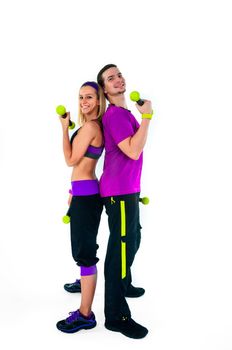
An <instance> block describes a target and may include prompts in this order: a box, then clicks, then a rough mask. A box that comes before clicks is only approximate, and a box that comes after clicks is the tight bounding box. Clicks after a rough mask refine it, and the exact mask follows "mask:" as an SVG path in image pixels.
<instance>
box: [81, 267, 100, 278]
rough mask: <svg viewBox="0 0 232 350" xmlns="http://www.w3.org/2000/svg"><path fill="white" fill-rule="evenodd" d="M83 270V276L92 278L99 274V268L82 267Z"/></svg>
mask: <svg viewBox="0 0 232 350" xmlns="http://www.w3.org/2000/svg"><path fill="white" fill-rule="evenodd" d="M80 268H81V276H90V275H95V274H96V273H97V266H96V265H93V266H80Z"/></svg>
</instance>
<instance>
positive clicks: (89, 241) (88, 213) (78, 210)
mask: <svg viewBox="0 0 232 350" xmlns="http://www.w3.org/2000/svg"><path fill="white" fill-rule="evenodd" d="M102 209H103V204H102V199H101V198H100V195H99V194H94V195H89V196H73V197H72V201H71V205H70V209H69V213H70V229H71V246H72V256H73V259H74V260H75V261H76V263H77V265H78V266H92V265H95V264H96V263H97V262H98V261H99V259H98V258H97V256H96V255H97V249H98V245H97V233H98V227H99V224H100V218H101V213H102Z"/></svg>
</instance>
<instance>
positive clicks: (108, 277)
mask: <svg viewBox="0 0 232 350" xmlns="http://www.w3.org/2000/svg"><path fill="white" fill-rule="evenodd" d="M104 203H105V206H106V213H107V215H108V222H109V229H110V236H109V241H108V247H107V254H106V259H105V316H106V318H107V319H108V320H114V319H119V318H121V317H122V316H129V317H130V309H129V306H128V304H127V302H126V299H125V293H126V290H127V287H128V284H129V283H130V281H131V274H130V267H131V265H132V263H133V260H134V257H135V254H136V252H137V250H138V247H139V242H140V238H138V236H139V234H140V231H138V222H139V194H133V195H125V196H114V197H113V198H112V197H107V198H105V199H104Z"/></svg>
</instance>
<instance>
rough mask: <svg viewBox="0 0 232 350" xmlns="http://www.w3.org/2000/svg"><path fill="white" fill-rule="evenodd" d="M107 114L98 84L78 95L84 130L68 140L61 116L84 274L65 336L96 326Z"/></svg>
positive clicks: (76, 253)
mask: <svg viewBox="0 0 232 350" xmlns="http://www.w3.org/2000/svg"><path fill="white" fill-rule="evenodd" d="M104 111H105V98H104V94H103V91H102V89H101V87H100V86H99V85H98V84H97V83H95V82H86V83H84V84H83V85H82V86H81V88H80V92H79V123H80V124H81V127H80V128H79V129H78V130H77V131H76V132H75V133H74V134H73V136H72V138H71V140H69V135H68V127H69V118H70V114H69V113H67V117H66V118H65V119H64V118H62V117H60V121H61V125H62V130H63V151H64V157H65V161H66V163H67V165H68V166H72V167H73V171H72V178H71V180H72V190H71V195H72V198H71V204H70V209H69V213H70V217H71V220H70V228H71V245H72V255H73V258H74V260H75V261H76V263H77V265H78V266H80V274H81V291H82V293H81V305H80V307H79V309H78V310H77V311H74V312H71V313H70V316H69V317H68V318H67V319H65V320H62V321H59V322H58V323H57V328H58V329H59V330H60V331H62V332H66V333H74V332H77V331H79V330H80V329H89V328H93V327H95V326H96V320H95V315H94V313H93V312H92V310H91V307H92V302H93V298H94V293H95V288H96V281H97V267H96V263H97V262H98V260H99V259H98V258H97V257H96V251H97V248H98V245H97V243H96V238H97V232H98V227H99V223H100V217H101V213H102V202H101V199H100V195H99V187H98V180H97V178H96V175H95V168H96V164H97V161H98V159H99V158H100V156H101V154H102V151H103V135H102V130H101V116H102V115H103V113H104Z"/></svg>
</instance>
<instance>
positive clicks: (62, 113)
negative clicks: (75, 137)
mask: <svg viewBox="0 0 232 350" xmlns="http://www.w3.org/2000/svg"><path fill="white" fill-rule="evenodd" d="M56 113H57V114H58V115H59V116H60V117H62V118H66V117H67V113H66V108H65V107H64V106H62V105H59V106H57V107H56ZM74 128H75V123H74V122H72V121H71V120H69V129H74Z"/></svg>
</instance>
